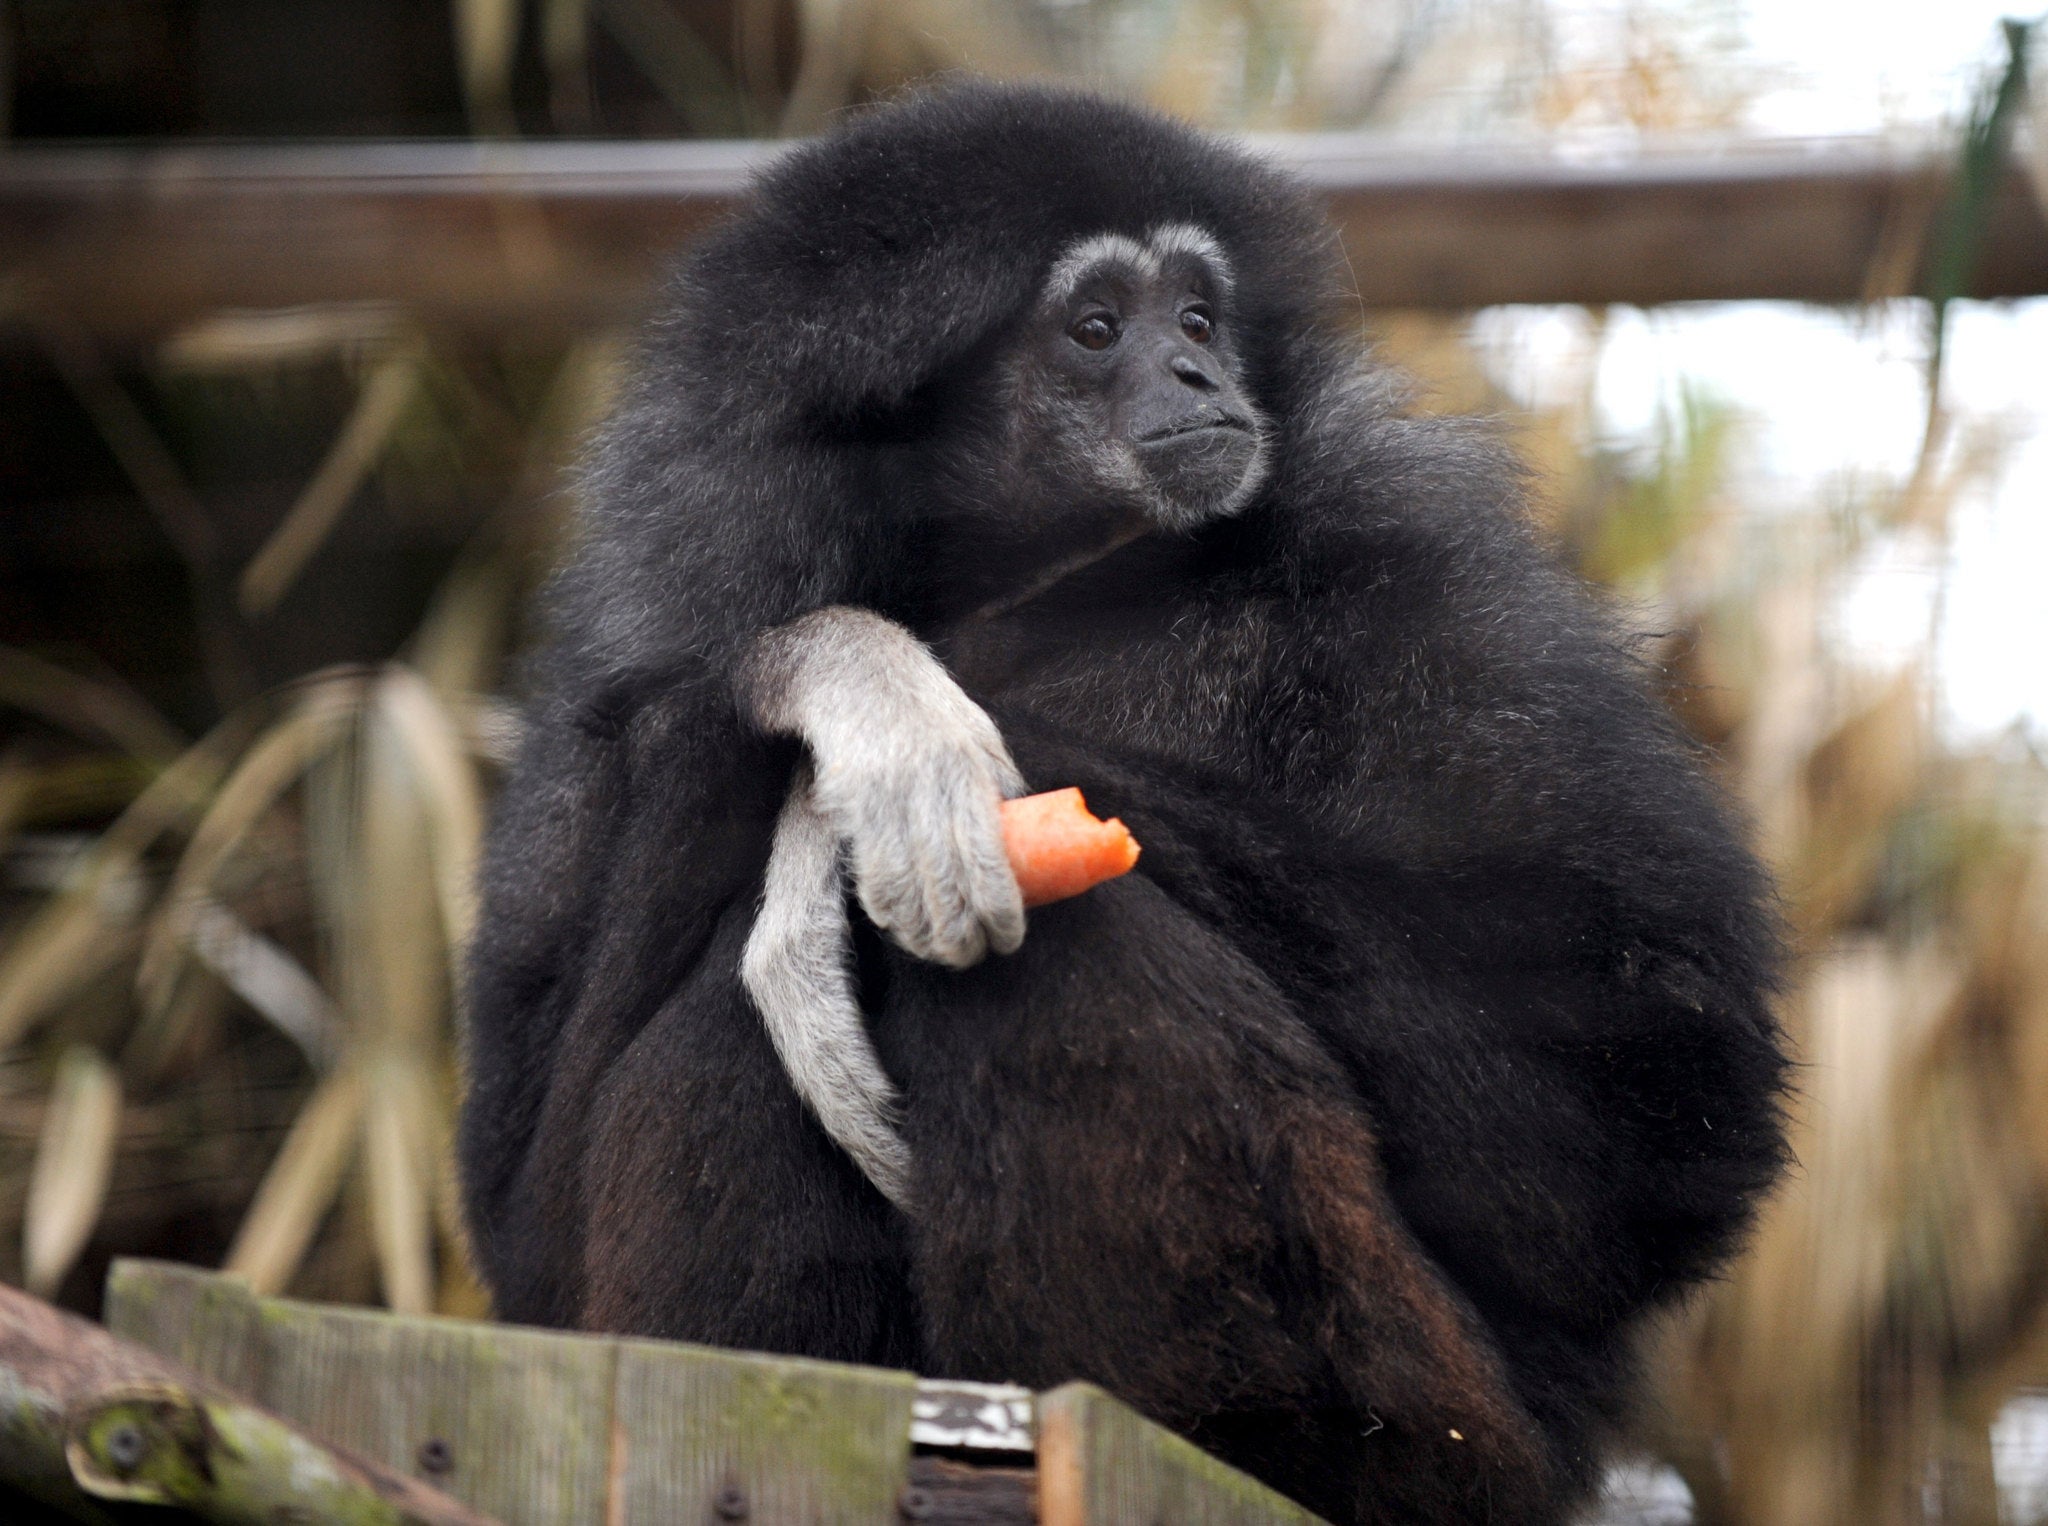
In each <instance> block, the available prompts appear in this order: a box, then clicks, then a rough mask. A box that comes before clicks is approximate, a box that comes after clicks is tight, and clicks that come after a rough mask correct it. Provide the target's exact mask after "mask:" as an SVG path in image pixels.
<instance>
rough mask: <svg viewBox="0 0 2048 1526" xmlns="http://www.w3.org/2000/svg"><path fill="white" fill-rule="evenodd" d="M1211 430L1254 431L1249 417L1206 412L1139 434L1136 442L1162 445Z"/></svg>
mask: <svg viewBox="0 0 2048 1526" xmlns="http://www.w3.org/2000/svg"><path fill="white" fill-rule="evenodd" d="M1211 431H1220V432H1224V433H1230V434H1254V433H1256V431H1255V430H1254V429H1253V428H1252V421H1251V420H1250V419H1245V418H1239V417H1238V416H1237V415H1236V414H1234V413H1208V414H1201V415H1199V416H1197V417H1195V418H1192V419H1182V420H1180V421H1178V422H1177V423H1172V424H1168V425H1167V426H1166V427H1165V428H1164V429H1155V430H1153V431H1152V432H1151V433H1150V434H1142V435H1139V436H1138V444H1140V445H1163V444H1165V443H1166V442H1167V441H1168V440H1183V439H1186V438H1188V437H1189V436H1190V435H1199V434H1208V433H1210V432H1211Z"/></svg>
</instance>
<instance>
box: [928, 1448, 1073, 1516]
mask: <svg viewBox="0 0 2048 1526" xmlns="http://www.w3.org/2000/svg"><path fill="white" fill-rule="evenodd" d="M898 1514H899V1515H900V1516H901V1518H902V1519H903V1520H906V1521H910V1522H913V1523H917V1522H921V1523H922V1526H1035V1523H1036V1522H1037V1520H1038V1475H1037V1473H1036V1472H1035V1471H1034V1470H1033V1469H1030V1468H1003V1467H977V1466H976V1465H975V1464H973V1463H969V1462H960V1461H957V1460H955V1459H953V1458H950V1457H929V1456H918V1455H916V1454H912V1456H911V1459H910V1487H909V1488H908V1489H906V1490H904V1493H903V1500H902V1504H901V1507H900V1509H899V1511H898Z"/></svg>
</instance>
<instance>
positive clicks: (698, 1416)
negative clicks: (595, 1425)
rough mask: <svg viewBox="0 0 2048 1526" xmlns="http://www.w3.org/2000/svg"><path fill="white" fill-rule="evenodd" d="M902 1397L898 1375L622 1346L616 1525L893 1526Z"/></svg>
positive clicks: (910, 1387) (902, 1482) (665, 1346)
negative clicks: (620, 1514)
mask: <svg viewBox="0 0 2048 1526" xmlns="http://www.w3.org/2000/svg"><path fill="white" fill-rule="evenodd" d="M916 1392H917V1379H916V1378H915V1377H913V1376H912V1375H911V1374H909V1373H907V1372H887V1371H883V1370H881V1369H878V1368H868V1367H846V1366H839V1365H836V1364H832V1363H826V1362H806V1361H798V1360H795V1359H782V1358H765V1357H750V1358H745V1359H742V1360H735V1359H734V1358H733V1355H732V1353H730V1352H724V1351H716V1350H711V1349H709V1348H705V1347H693V1346H683V1345H677V1344H673V1343H670V1342H665V1341H622V1342H621V1343H620V1345H619V1377H618V1391H617V1408H616V1411H615V1413H616V1415H617V1422H616V1423H617V1427H618V1453H617V1454H616V1457H615V1461H616V1462H617V1464H618V1469H619V1471H618V1482H617V1487H618V1489H619V1490H620V1498H621V1500H622V1501H623V1503H624V1506H625V1512H624V1515H625V1519H626V1520H629V1521H636V1522H637V1521H647V1522H656V1521H664V1522H665V1521H702V1520H716V1519H719V1518H720V1517H721V1516H723V1517H726V1518H729V1519H737V1518H740V1517H741V1516H742V1515H743V1516H744V1518H745V1519H746V1520H748V1521H751V1522H770V1521H772V1522H791V1523H798V1522H800V1523H804V1526H813V1523H815V1526H874V1523H887V1522H894V1521H896V1520H897V1518H898V1517H897V1513H896V1512H897V1502H898V1500H899V1498H900V1496H901V1495H902V1492H903V1490H904V1488H905V1487H906V1485H907V1484H908V1483H909V1476H910V1406H911V1400H912V1399H913V1398H914V1397H915V1395H916Z"/></svg>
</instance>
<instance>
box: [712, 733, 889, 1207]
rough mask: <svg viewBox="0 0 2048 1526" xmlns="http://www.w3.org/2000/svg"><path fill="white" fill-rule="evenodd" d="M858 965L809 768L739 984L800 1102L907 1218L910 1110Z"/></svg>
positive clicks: (780, 838)
mask: <svg viewBox="0 0 2048 1526" xmlns="http://www.w3.org/2000/svg"><path fill="white" fill-rule="evenodd" d="M852 958H853V937H852V933H851V930H850V928H849V926H848V922H847V915H846V889H845V885H844V882H843V880H842V878H841V875H840V869H839V836H838V834H837V833H836V832H835V831H833V829H832V825H831V823H830V822H828V821H827V820H826V819H825V816H824V813H823V812H821V811H820V810H819V809H818V806H817V801H816V799H815V797H814V793H813V787H812V780H811V770H810V767H809V766H808V765H805V766H803V767H800V768H799V769H798V770H797V774H796V778H795V779H794V780H793V781H792V783H791V785H790V790H789V800H788V802H787V803H786V804H784V806H783V808H782V815H781V816H780V817H779V818H778V819H777V821H776V824H775V844H774V847H773V848H772V849H771V850H770V853H769V857H768V875H767V880H766V882H765V885H764V887H763V890H762V895H761V910H760V913H759V915H757V916H756V917H755V918H754V928H753V931H752V932H751V933H750V934H748V936H747V947H746V952H745V953H744V954H743V955H742V956H741V959H740V978H741V980H742V981H743V982H744V983H745V985H746V988H747V994H748V995H749V996H751V997H752V998H753V999H754V1005H755V1006H756V1007H757V1008H759V1009H760V1012H761V1021H762V1023H763V1025H764V1026H765V1027H766V1028H767V1030H768V1037H769V1039H770V1041H771V1042H773V1044H774V1045H775V1052H776V1054H777V1055H778V1056H779V1057H780V1058H781V1060H782V1068H783V1070H784V1071H785V1072H787V1074H788V1076H789V1080H790V1084H791V1085H792V1086H794V1087H795V1088H796V1091H797V1095H798V1096H800V1097H802V1098H803V1100H804V1103H805V1105H806V1106H808V1107H809V1108H810V1110H811V1112H812V1114H813V1115H814V1116H815V1117H816V1118H817V1120H818V1122H819V1123H821V1124H823V1125H824V1128H825V1132H826V1133H828V1134H830V1135H831V1136H832V1138H833V1139H834V1141H836V1142H837V1143H838V1145H839V1147H840V1148H841V1149H842V1150H844V1151H846V1153H847V1154H848V1155H850V1156H851V1157H852V1158H853V1161H854V1164H856V1165H857V1166H859V1167H860V1169H861V1172H862V1174H863V1175H865V1176H866V1177H867V1179H868V1180H869V1181H871V1182H873V1183H874V1184H875V1186H876V1187H877V1188H878V1189H879V1190H880V1191H881V1193H882V1195H883V1196H884V1197H886V1198H888V1199H889V1201H890V1202H892V1203H894V1204H895V1205H896V1206H897V1207H898V1208H901V1209H903V1210H905V1211H906V1212H908V1211H909V1209H910V1206H911V1205H910V1151H909V1149H908V1147H906V1146H905V1145H904V1143H903V1136H902V1135H901V1134H900V1133H899V1132H898V1125H899V1122H900V1117H901V1108H900V1106H899V1104H898V1100H897V1096H896V1087H895V1083H894V1082H892V1081H891V1080H890V1079H889V1077H888V1074H887V1073H886V1072H885V1071H884V1070H883V1069H882V1062H881V1061H880V1060H879V1059H878V1058H877V1057H876V1055H875V1046H874V1043H873V1041H872V1040H870V1039H869V1037H868V1030H867V1022H866V1020H865V1019H864V1018H863V1017H862V1016H861V1010H860V1002H859V999H858V997H857V996H856V995H855V992H854V985H853V973H852V970H851V968H850V966H851V962H852Z"/></svg>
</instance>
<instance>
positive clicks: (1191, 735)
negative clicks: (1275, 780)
mask: <svg viewBox="0 0 2048 1526" xmlns="http://www.w3.org/2000/svg"><path fill="white" fill-rule="evenodd" d="M1283 645H1284V644H1283V643H1282V642H1281V641H1279V640H1278V639H1277V632H1276V627H1275V624H1274V619H1273V611H1271V610H1269V609H1267V608H1265V607H1263V606H1262V605H1261V604H1260V603H1257V602H1252V601H1240V602H1235V603H1220V602H1217V601H1209V600H1201V601H1188V602H1181V603H1175V604H1170V605H1168V604H1156V605H1150V606H1137V605H1124V606H1120V607H1103V606H1091V607H1078V606H1075V605H1071V604H1069V605H1064V606H1061V605H1048V606H1046V607H1044V608H1034V609H1032V610H1030V611H1027V612H1021V613H1019V614H1017V615H1013V616H1006V617H1002V618H998V619H994V620H988V621H981V622H971V623H967V624H963V625H960V626H956V627H953V628H951V629H949V630H947V631H944V632H940V633H935V634H934V636H933V646H934V649H935V650H936V651H937V652H938V654H939V657H940V659H941V660H942V661H943V662H945V664H946V666H947V668H948V669H949V670H950V671H951V672H952V673H953V675H954V677H955V678H956V679H958V680H959V682H960V684H961V685H962V687H964V688H965V689H966V690H967V691H968V693H970V694H972V695H974V696H975V697H976V698H977V699H980V700H981V701H983V702H984V703H987V704H992V705H997V706H999V707H1002V708H1005V709H1012V710H1016V709H1021V710H1025V711H1028V712H1029V713H1030V714H1032V715H1034V716H1035V717H1037V718H1039V719H1040V720H1043V721H1045V722H1047V723H1049V724H1051V725H1053V726H1057V727H1059V728H1061V729H1063V730H1067V731H1070V732H1073V733H1076V734H1079V735H1083V736H1086V737H1087V738H1088V739H1089V740H1090V741H1091V742H1094V743H1099V744H1103V745H1107V746H1110V747H1113V748H1116V749H1118V750H1126V749H1127V750H1131V751H1137V752H1146V753H1155V754H1163V755H1166V756H1170V757H1176V758H1185V759H1188V760H1190V761H1200V762H1204V763H1210V764H1224V763H1226V761H1227V760H1230V759H1240V758H1241V759H1246V760H1249V758H1250V757H1251V756H1252V755H1254V754H1256V753H1257V752H1259V751H1262V750H1264V747H1265V746H1266V745H1270V744H1271V743H1273V742H1274V741H1277V740H1279V739H1278V738H1275V737H1272V736H1270V735H1263V734H1262V728H1264V727H1265V726H1266V725H1267V722H1268V721H1269V720H1270V717H1271V714H1272V711H1273V700H1274V698H1275V696H1276V695H1279V694H1283V693H1285V694H1289V695H1292V694H1295V693H1297V692H1298V690H1299V688H1300V686H1301V684H1302V682H1303V680H1304V676H1305V675H1304V674H1303V673H1300V672H1291V671H1286V670H1284V665H1283V664H1282V662H1281V653H1282V651H1283Z"/></svg>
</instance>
